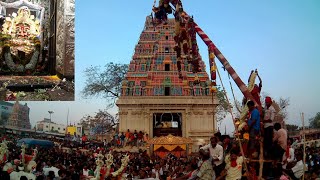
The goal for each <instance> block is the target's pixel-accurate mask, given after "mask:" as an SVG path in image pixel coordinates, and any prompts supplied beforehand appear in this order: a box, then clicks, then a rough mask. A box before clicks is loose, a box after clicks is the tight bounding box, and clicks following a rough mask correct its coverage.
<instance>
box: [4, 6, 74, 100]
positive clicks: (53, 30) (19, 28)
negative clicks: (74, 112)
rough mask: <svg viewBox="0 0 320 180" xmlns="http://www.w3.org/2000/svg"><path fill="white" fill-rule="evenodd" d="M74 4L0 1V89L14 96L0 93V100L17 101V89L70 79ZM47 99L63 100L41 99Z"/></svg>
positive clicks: (51, 86) (41, 86)
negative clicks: (4, 95) (5, 95)
mask: <svg viewBox="0 0 320 180" xmlns="http://www.w3.org/2000/svg"><path fill="white" fill-rule="evenodd" d="M74 7H75V1H74V0H64V1H58V0H2V1H0V86H1V87H0V88H2V89H1V91H4V93H7V96H8V95H11V96H12V97H13V96H14V98H11V97H9V99H8V98H5V97H3V96H2V95H1V97H0V100H11V101H13V100H18V96H19V94H18V95H17V93H19V92H21V91H23V92H34V91H38V89H48V88H49V89H50V88H53V87H55V86H56V85H57V84H59V83H60V81H61V80H63V79H65V80H69V81H70V82H71V81H73V80H74V61H75V56H74V35H75V33H74V32H75V29H74V17H75V9H74ZM65 80H64V82H65ZM56 89H58V88H56ZM68 91H69V90H68ZM73 91H74V90H71V91H70V93H69V95H68V96H69V97H71V96H72V97H73V96H74V92H73ZM55 92H57V91H55ZM48 93H49V94H47V95H48V96H51V95H54V93H53V91H48ZM50 93H51V94H50ZM57 93H58V92H57ZM57 93H56V94H57ZM21 94H22V93H20V96H21V97H22V95H21ZM60 94H62V92H60ZM23 96H28V95H23ZM56 98H58V99H56ZM50 99H51V100H67V99H63V98H62V99H59V97H52V98H48V99H45V100H50ZM21 100H39V99H32V98H31V97H30V99H21ZM68 100H73V98H71V99H68Z"/></svg>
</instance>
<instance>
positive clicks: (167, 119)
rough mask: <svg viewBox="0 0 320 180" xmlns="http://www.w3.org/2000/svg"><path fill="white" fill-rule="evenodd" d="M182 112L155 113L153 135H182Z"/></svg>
mask: <svg viewBox="0 0 320 180" xmlns="http://www.w3.org/2000/svg"><path fill="white" fill-rule="evenodd" d="M181 125H182V114H181V113H153V137H160V136H167V135H169V134H172V135H173V136H182V130H181Z"/></svg>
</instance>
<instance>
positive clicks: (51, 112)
mask: <svg viewBox="0 0 320 180" xmlns="http://www.w3.org/2000/svg"><path fill="white" fill-rule="evenodd" d="M48 113H49V114H50V123H49V132H50V131H51V120H52V119H51V114H53V111H48Z"/></svg>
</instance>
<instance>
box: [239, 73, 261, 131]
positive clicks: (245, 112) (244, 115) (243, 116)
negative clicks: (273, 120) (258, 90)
mask: <svg viewBox="0 0 320 180" xmlns="http://www.w3.org/2000/svg"><path fill="white" fill-rule="evenodd" d="M256 76H257V74H256V73H255V72H252V74H251V75H250V78H249V84H248V90H249V91H250V92H251V91H252V89H253V87H254V84H255V79H256ZM248 113H249V108H248V107H247V106H246V105H244V106H243V108H242V111H241V114H240V125H239V127H238V131H241V130H242V129H243V128H244V127H245V126H246V124H247V123H246V122H245V119H246V118H247V115H248Z"/></svg>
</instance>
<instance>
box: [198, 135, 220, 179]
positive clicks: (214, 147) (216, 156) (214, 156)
mask: <svg viewBox="0 0 320 180" xmlns="http://www.w3.org/2000/svg"><path fill="white" fill-rule="evenodd" d="M210 142H211V143H210V144H208V145H206V146H203V147H201V148H200V149H203V150H209V152H210V157H211V161H212V163H213V164H214V165H215V167H214V170H215V175H216V177H219V176H220V174H221V172H222V171H223V170H224V163H223V161H224V158H223V147H222V146H221V145H219V144H217V143H218V139H217V137H211V138H210Z"/></svg>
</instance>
